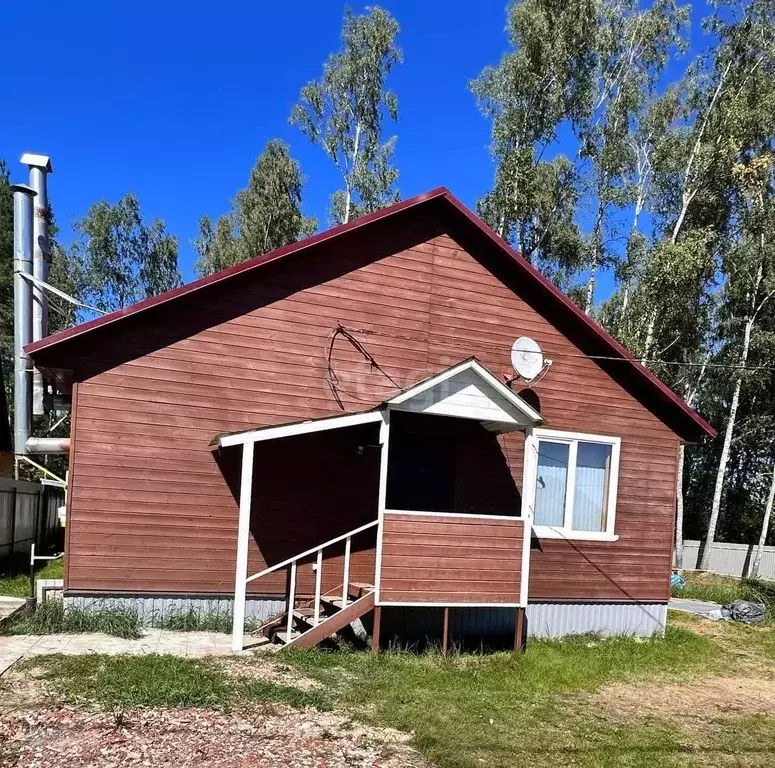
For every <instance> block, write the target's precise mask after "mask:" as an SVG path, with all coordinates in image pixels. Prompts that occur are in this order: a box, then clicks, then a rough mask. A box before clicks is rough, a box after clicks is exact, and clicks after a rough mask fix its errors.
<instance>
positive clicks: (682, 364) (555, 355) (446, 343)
mask: <svg viewBox="0 0 775 768" xmlns="http://www.w3.org/2000/svg"><path fill="white" fill-rule="evenodd" d="M339 327H341V328H342V329H343V330H346V331H348V332H350V333H362V334H365V335H368V336H382V337H384V338H388V339H405V340H407V341H420V342H426V341H427V338H422V337H420V336H408V335H403V334H398V333H384V332H382V331H375V330H373V329H371V328H352V327H349V326H345V325H344V324H342V323H340V324H339ZM441 343H442V344H443V345H444V346H446V347H456V348H458V349H461V350H464V351H466V352H470V346H465V345H463V344H460V343H457V342H454V341H443V342H441ZM476 346H478V347H489V348H490V349H495V350H498V351H499V352H502V351H504V350H503V346H502V345H501V344H493V343H491V342H486V341H478V342H476ZM521 352H522V354H534V355H543V354H544V353H543V352H532V351H529V350H521ZM551 357H552V359H555V358H563V357H565V358H581V359H585V360H603V361H606V362H614V363H630V364H632V363H636V364H638V365H643V363H656V364H659V365H672V366H677V367H684V368H715V369H718V370H728V371H746V372H750V373H758V372H761V371H764V372H767V373H775V366H770V365H757V366H746V365H732V364H727V363H705V362H702V363H700V362H683V361H680V360H662V359H659V358H649V359H648V360H643V361H642V360H639V359H638V358H635V357H616V356H614V355H586V354H584V353H580V354H575V353H573V352H559V353H552V354H551ZM644 367H645V366H644Z"/></svg>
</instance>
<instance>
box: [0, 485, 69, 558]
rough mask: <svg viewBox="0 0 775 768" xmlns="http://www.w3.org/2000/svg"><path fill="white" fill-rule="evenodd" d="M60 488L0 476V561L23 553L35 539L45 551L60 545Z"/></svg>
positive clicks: (62, 490)
mask: <svg viewBox="0 0 775 768" xmlns="http://www.w3.org/2000/svg"><path fill="white" fill-rule="evenodd" d="M64 503H65V492H64V489H63V488H60V487H58V486H56V485H41V484H38V483H28V482H25V481H24V480H9V479H7V478H0V561H2V560H5V559H6V558H8V559H10V558H12V557H14V556H18V555H24V554H26V553H28V552H29V551H30V546H31V545H32V544H33V543H34V544H35V549H36V550H38V551H40V552H45V551H47V550H50V549H52V548H58V547H59V546H61V529H60V526H59V519H58V515H57V511H58V508H59V507H60V506H62V505H63V504H64Z"/></svg>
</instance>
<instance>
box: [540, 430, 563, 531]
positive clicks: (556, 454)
mask: <svg viewBox="0 0 775 768" xmlns="http://www.w3.org/2000/svg"><path fill="white" fill-rule="evenodd" d="M569 453H570V446H569V445H567V444H564V443H550V442H547V441H545V440H539V441H538V475H537V477H536V496H535V524H536V525H555V526H562V525H563V522H564V518H565V494H566V492H567V486H568V458H569Z"/></svg>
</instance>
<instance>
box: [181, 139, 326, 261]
mask: <svg viewBox="0 0 775 768" xmlns="http://www.w3.org/2000/svg"><path fill="white" fill-rule="evenodd" d="M302 190H303V177H302V174H301V169H300V167H299V163H298V162H297V161H296V160H294V159H293V158H292V157H291V155H290V148H289V147H288V145H287V144H286V143H285V142H282V141H280V140H279V139H271V140H270V141H269V142H267V145H266V147H264V150H263V152H262V153H261V154H260V155H259V157H258V159H257V160H256V163H255V165H254V166H253V169H252V170H251V172H250V178H249V179H248V185H247V187H245V189H242V190H240V191H239V192H238V193H237V195H236V197H235V199H234V201H233V203H232V206H231V211H230V212H229V213H227V214H225V215H224V216H221V217H220V218H219V219H218V220H217V222H216V223H215V224H213V222H212V220H211V219H210V217H209V216H203V217H202V219H201V220H200V222H199V237H198V238H197V240H196V242H195V243H194V246H195V248H196V250H197V253H198V254H199V258H198V259H197V262H196V265H195V269H196V271H197V274H199V275H211V274H213V273H214V272H218V271H219V270H221V269H225V268H227V267H230V266H232V265H233V264H239V263H241V262H243V261H246V260H247V259H251V258H253V257H254V256H260V255H261V254H264V253H268V252H269V251H273V250H275V249H276V248H281V247H282V246H284V245H288V244H289V243H294V242H296V241H297V240H301V239H302V238H304V237H307V236H309V235H311V234H312V233H313V232H314V231H315V228H316V226H317V224H316V222H315V220H314V219H312V218H309V217H306V216H304V214H303V213H302V211H301V199H302Z"/></svg>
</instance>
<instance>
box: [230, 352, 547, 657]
mask: <svg viewBox="0 0 775 768" xmlns="http://www.w3.org/2000/svg"><path fill="white" fill-rule="evenodd" d="M540 423H542V419H541V416H540V414H538V413H537V412H536V411H535V410H534V409H533V408H532V407H531V406H530V405H529V404H528V403H526V402H525V401H524V400H523V399H522V398H520V397H518V396H517V395H516V394H514V393H513V392H512V391H511V390H510V389H509V388H508V387H507V386H505V385H504V384H502V383H501V382H500V381H498V380H497V378H496V377H494V376H493V375H492V374H491V373H490V372H489V371H487V369H485V368H484V367H483V366H481V364H479V363H478V362H477V361H476V360H473V359H472V360H467V361H463V362H462V363H460V364H458V365H457V366H454V367H452V368H450V369H447V370H446V371H444V372H442V373H441V374H439V375H438V376H435V377H432V378H430V379H427V380H425V381H423V382H420V383H419V384H417V385H415V386H414V387H411V388H409V389H407V390H405V391H404V392H402V393H400V394H399V395H397V396H395V397H394V398H392V399H391V400H389V401H386V402H385V403H382V404H381V405H380V406H379V407H378V408H376V409H374V410H372V411H367V412H363V413H355V414H348V415H343V416H336V417H332V418H326V419H320V420H318V421H307V422H302V423H296V424H288V425H284V426H278V427H267V428H262V429H255V430H247V431H244V432H240V433H237V434H232V435H224V436H221V437H219V438H218V439H217V442H216V444H215V445H216V446H217V447H218V449H219V451H220V452H221V453H227V454H229V455H231V456H234V451H235V450H237V449H239V448H241V457H240V482H239V490H238V498H239V524H238V540H237V566H236V578H235V594H234V624H233V633H232V644H233V647H234V649H235V650H240V649H242V648H243V647H244V618H245V600H246V595H247V590H248V586H249V585H251V584H252V585H253V587H254V588H255V587H256V586H257V585H258V584H262V583H269V582H270V581H271V582H272V583H274V584H275V585H277V584H278V580H279V579H282V580H283V581H284V600H285V605H286V611H285V613H284V614H283V615H282V616H281V617H278V618H277V619H276V620H275V621H274V622H273V623H272V626H268V627H267V628H266V629H267V632H268V633H269V635H270V636H271V637H272V639H273V640H275V641H276V642H280V643H282V644H284V645H293V646H295V647H309V646H312V645H315V644H316V643H318V642H320V641H321V640H323V639H325V638H326V637H329V636H331V635H332V634H334V633H336V632H338V631H340V630H341V629H343V628H345V627H348V626H349V625H351V624H352V622H353V621H355V620H356V619H358V618H360V617H363V616H365V615H366V614H368V613H370V612H372V611H373V622H374V624H373V631H372V637H373V642H374V647H375V649H377V648H378V647H379V638H380V621H381V616H382V609H383V607H390V606H396V607H397V606H403V607H407V608H408V607H411V608H422V607H427V608H429V609H431V608H432V609H439V608H441V609H442V610H443V625H444V626H443V633H442V637H443V646H444V650H446V646H447V643H448V636H449V632H448V629H449V610H450V608H457V607H464V608H495V607H497V608H503V609H509V610H511V609H513V610H514V612H515V625H516V636H515V646H516V647H517V648H518V649H519V647H520V646H521V638H522V622H523V617H524V609H525V607H526V605H527V586H528V573H529V563H530V531H531V523H530V514H529V509H528V508H527V506H526V505H525V504H524V503H523V500H522V499H521V497H520V495H519V493H518V491H517V490H516V487H515V485H514V482H513V478H512V477H511V474H510V471H509V468H508V466H507V465H506V460H505V458H504V455H503V452H502V451H501V449H500V446H499V444H498V442H497V435H499V434H502V433H504V432H513V431H524V430H530V429H532V427H533V426H536V425H538V424H540ZM348 434H350V435H355V436H357V438H358V442H359V443H360V444H359V445H357V446H355V447H353V446H352V445H351V446H350V450H349V455H352V454H356V455H358V456H360V457H361V458H363V456H364V454H365V455H366V459H365V460H364V462H363V464H362V465H361V466H359V467H358V468H357V470H354V469H353V466H354V465H353V460H352V459H343V461H344V462H345V463H346V464H347V466H348V467H350V471H351V472H352V474H351V476H350V477H349V478H348V477H346V476H343V477H342V478H341V483H340V484H339V485H337V486H336V488H337V490H336V491H334V495H336V496H338V495H339V488H340V487H341V488H342V491H341V492H342V493H344V494H345V495H347V493H348V492H352V487H353V486H358V485H360V484H361V483H362V482H363V480H364V478H366V479H367V480H369V479H371V480H373V483H372V485H371V487H372V489H373V504H370V503H368V501H366V500H363V499H361V497H360V496H358V494H356V496H358V498H359V499H361V501H360V503H359V504H358V505H356V506H358V508H359V510H358V512H359V516H360V520H359V522H360V523H361V524H360V525H356V526H354V527H352V528H349V529H347V530H344V531H343V532H342V533H339V534H338V535H335V536H332V537H330V538H327V539H326V540H325V541H323V542H322V543H317V542H320V540H321V538H322V536H321V535H320V534H321V532H322V529H321V530H318V526H316V525H315V523H312V524H311V525H310V526H309V527H310V528H312V530H313V531H316V533H315V534H313V535H315V537H316V543H314V545H312V546H308V547H301V546H298V547H297V548H296V552H297V553H296V554H290V555H289V556H288V557H284V558H279V557H277V556H276V551H275V555H274V556H273V555H271V554H270V555H269V556H267V554H263V557H264V559H265V561H266V563H267V567H265V568H263V569H261V570H259V571H258V572H255V573H253V574H249V573H248V549H249V543H250V541H251V537H252V538H253V539H254V540H257V539H259V538H261V537H260V536H259V535H257V533H256V530H257V526H258V525H260V520H261V515H262V509H261V507H262V502H261V500H260V498H259V497H258V496H257V490H258V489H257V488H256V486H255V485H254V481H255V478H256V476H257V475H260V472H259V468H260V462H261V461H262V460H263V461H268V462H271V458H269V457H270V454H262V453H261V452H262V451H264V449H265V447H266V446H268V445H271V446H281V445H282V446H284V449H286V450H290V451H291V452H292V451H293V449H292V448H291V446H293V445H294V440H295V441H297V442H299V441H303V440H309V439H314V436H315V435H317V436H318V437H324V436H325V435H338V436H339V437H338V438H335V439H336V440H338V441H339V442H338V443H337V445H339V444H342V443H343V442H344V443H346V440H344V436H346V435H348ZM318 450H321V447H319V448H318ZM322 451H324V452H328V451H329V449H328V448H327V447H322ZM346 453H347V452H345V454H346ZM262 455H263V456H265V457H266V458H265V459H262V458H261V456H262ZM257 459H258V461H257ZM340 465H341V463H340ZM330 474H331V473H330V472H329V473H328V475H330ZM328 475H327V476H328ZM263 482H264V483H266V484H268V485H271V486H273V487H276V485H277V481H276V479H273V478H272V477H271V476H264V478H263ZM284 491H285V492H287V493H288V494H289V496H288V499H289V501H288V505H292V504H293V500H294V499H295V498H297V495H296V494H297V493H299V494H303V492H304V491H303V490H302V489H301V488H299V489H298V490H297V489H288V488H285V489H284ZM235 495H237V494H235ZM351 514H352V513H351ZM340 518H341V515H336V520H335V521H334V522H333V525H334V526H336V525H337V524H338V521H339V519H340ZM277 524H278V525H280V527H283V523H282V521H279V520H278V523H277ZM302 527H304V526H302ZM251 528H252V529H253V530H251ZM340 530H341V527H340ZM275 535H281V534H278V533H276V534H275ZM288 537H289V542H288V546H289V547H292V546H293V542H301V541H304V539H305V538H307V539H308V536H306V535H305V534H303V533H299V534H298V535H297V536H293V535H292V534H288ZM299 550H301V551H299ZM271 560H276V561H275V562H271Z"/></svg>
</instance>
